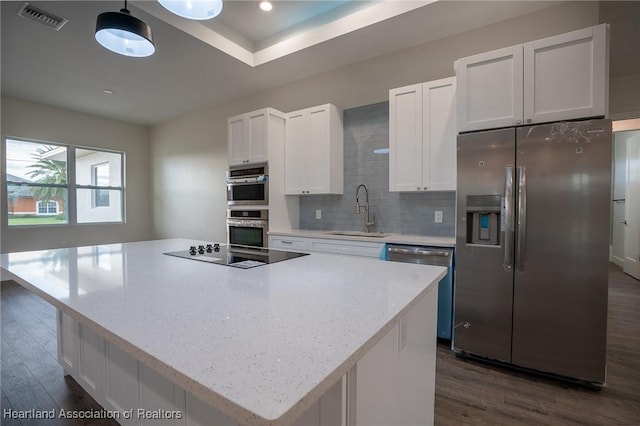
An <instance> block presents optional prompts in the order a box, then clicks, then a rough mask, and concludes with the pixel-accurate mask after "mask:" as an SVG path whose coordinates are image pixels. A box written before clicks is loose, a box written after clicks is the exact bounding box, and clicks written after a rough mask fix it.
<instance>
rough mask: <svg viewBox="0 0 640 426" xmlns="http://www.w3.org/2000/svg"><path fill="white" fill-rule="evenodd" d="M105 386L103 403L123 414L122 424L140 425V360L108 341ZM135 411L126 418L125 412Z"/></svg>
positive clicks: (108, 408)
mask: <svg viewBox="0 0 640 426" xmlns="http://www.w3.org/2000/svg"><path fill="white" fill-rule="evenodd" d="M105 349H106V351H105V360H106V366H105V367H106V368H105V387H104V399H103V400H102V405H103V406H104V407H105V408H106V409H107V410H112V411H118V412H120V413H121V414H122V418H121V419H120V424H123V425H139V424H140V419H139V417H138V415H137V414H138V413H137V411H136V410H137V409H138V408H139V407H140V381H139V377H138V373H139V372H138V361H137V360H136V359H135V358H133V357H132V356H130V355H129V354H127V353H126V352H124V351H123V350H121V349H120V348H118V347H117V346H115V345H114V344H112V343H109V342H107V343H106V346H105ZM130 410H133V411H134V412H135V413H134V415H133V416H131V418H128V419H126V418H125V417H126V415H125V414H124V413H125V412H130Z"/></svg>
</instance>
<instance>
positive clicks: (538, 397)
mask: <svg viewBox="0 0 640 426" xmlns="http://www.w3.org/2000/svg"><path fill="white" fill-rule="evenodd" d="M0 295H1V301H2V304H1V307H0V308H1V331H2V333H1V336H2V351H1V361H2V378H1V382H0V384H1V389H2V399H1V408H2V410H0V413H1V412H4V409H7V408H8V409H14V410H30V409H36V410H51V409H56V410H59V409H60V408H63V409H65V410H81V411H86V410H98V409H99V405H98V404H97V403H96V402H95V401H94V400H93V399H92V398H91V397H90V396H89V395H87V394H86V393H85V392H84V391H83V390H82V389H81V388H80V387H79V386H78V385H77V384H76V383H75V382H74V381H73V380H72V379H70V378H65V377H64V376H63V373H62V368H61V367H60V366H59V365H58V363H57V361H56V330H55V310H54V309H53V307H52V306H51V305H49V304H48V303H46V302H45V301H43V300H42V299H40V298H39V297H37V296H34V295H33V294H31V293H29V292H28V291H26V290H24V289H22V287H20V286H19V285H17V284H15V283H13V282H9V281H5V282H3V283H2V286H0ZM639 321H640V282H639V281H637V280H634V279H633V278H631V277H629V276H627V275H625V274H624V273H622V271H621V270H620V269H619V268H618V267H616V266H614V265H612V266H611V268H610V280H609V325H608V342H607V343H608V349H607V385H606V386H605V388H604V389H602V390H601V391H593V390H588V389H585V388H582V387H579V386H574V385H569V384H565V383H561V382H557V381H554V380H550V379H545V378H539V377H533V376H530V375H525V374H523V373H519V372H514V371H512V370H509V369H504V368H500V367H496V366H491V365H486V364H482V363H478V362H473V361H465V360H462V359H459V358H456V357H455V356H454V355H453V354H452V353H451V352H450V351H449V349H448V347H447V346H446V345H444V344H439V345H438V358H437V366H436V370H437V371H436V404H435V407H436V409H435V411H436V412H435V418H436V421H435V424H436V425H438V426H439V425H455V426H460V425H505V426H506V425H508V426H512V425H513V426H516V425H526V426H532V425H554V426H555V425H629V426H631V425H636V426H637V425H640V325H639V324H638V322H639ZM0 424H2V425H40V424H54V425H55V424H64V425H68V424H72V425H81V424H85V425H94V426H99V425H100V426H101V425H114V424H115V423H114V422H113V421H109V420H93V421H89V420H73V421H71V420H65V419H54V420H31V421H26V420H12V419H8V418H3V416H1V415H0ZM389 426H393V425H389Z"/></svg>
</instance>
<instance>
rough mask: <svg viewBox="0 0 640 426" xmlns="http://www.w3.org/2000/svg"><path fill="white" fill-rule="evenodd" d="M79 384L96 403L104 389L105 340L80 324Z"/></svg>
mask: <svg viewBox="0 0 640 426" xmlns="http://www.w3.org/2000/svg"><path fill="white" fill-rule="evenodd" d="M78 346H79V351H78V382H79V383H80V386H82V388H83V389H84V390H86V391H87V392H88V393H89V395H91V396H92V397H93V399H95V400H96V401H101V400H102V397H103V389H104V374H105V349H104V339H103V338H102V337H100V336H99V335H98V334H97V333H95V332H94V331H92V330H91V329H89V328H87V327H85V326H84V325H82V324H78Z"/></svg>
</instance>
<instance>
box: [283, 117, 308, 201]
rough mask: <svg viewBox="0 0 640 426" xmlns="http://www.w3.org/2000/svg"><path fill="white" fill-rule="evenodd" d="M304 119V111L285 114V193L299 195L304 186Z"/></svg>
mask: <svg viewBox="0 0 640 426" xmlns="http://www.w3.org/2000/svg"><path fill="white" fill-rule="evenodd" d="M305 120H306V115H305V112H304V111H296V112H292V113H290V114H288V115H287V125H286V129H285V149H284V169H285V175H284V179H285V184H284V186H285V194H286V195H299V194H302V191H304V190H306V188H305V185H306V183H305V157H306V154H305V128H306V125H305Z"/></svg>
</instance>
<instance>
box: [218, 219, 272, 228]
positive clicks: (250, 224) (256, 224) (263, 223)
mask: <svg viewBox="0 0 640 426" xmlns="http://www.w3.org/2000/svg"><path fill="white" fill-rule="evenodd" d="M268 224H269V221H267V220H264V219H227V226H238V227H242V228H266V227H267V225H268Z"/></svg>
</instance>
